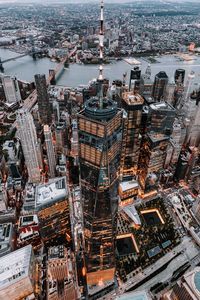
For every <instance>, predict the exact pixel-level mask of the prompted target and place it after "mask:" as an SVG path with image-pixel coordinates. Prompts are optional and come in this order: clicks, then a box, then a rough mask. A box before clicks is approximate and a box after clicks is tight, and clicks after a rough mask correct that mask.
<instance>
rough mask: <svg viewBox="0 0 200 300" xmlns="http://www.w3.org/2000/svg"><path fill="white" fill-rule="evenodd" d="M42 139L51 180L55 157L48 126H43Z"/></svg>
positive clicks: (53, 173) (53, 172)
mask: <svg viewBox="0 0 200 300" xmlns="http://www.w3.org/2000/svg"><path fill="white" fill-rule="evenodd" d="M44 138H45V144H46V150H47V158H48V166H49V175H50V177H51V178H53V177H55V170H56V157H55V151H54V146H53V139H52V134H51V129H50V128H49V126H48V125H44Z"/></svg>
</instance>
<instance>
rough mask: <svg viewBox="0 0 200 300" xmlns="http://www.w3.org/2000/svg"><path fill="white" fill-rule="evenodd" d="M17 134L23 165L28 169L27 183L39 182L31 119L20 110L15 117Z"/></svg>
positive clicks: (34, 135) (38, 166)
mask: <svg viewBox="0 0 200 300" xmlns="http://www.w3.org/2000/svg"><path fill="white" fill-rule="evenodd" d="M17 134H18V136H19V138H20V141H21V145H22V150H23V153H24V157H25V163H26V166H27V169H28V176H29V181H30V182H32V183H36V182H39V181H40V169H41V166H40V164H39V154H38V151H39V148H38V147H37V135H36V129H35V125H34V122H33V117H32V115H31V114H30V113H29V112H26V111H24V110H20V111H19V113H18V115H17Z"/></svg>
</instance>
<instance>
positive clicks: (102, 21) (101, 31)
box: [98, 0, 104, 108]
mask: <svg viewBox="0 0 200 300" xmlns="http://www.w3.org/2000/svg"><path fill="white" fill-rule="evenodd" d="M103 8H104V2H103V0H101V15H100V33H99V47H100V67H99V78H98V81H99V105H100V107H101V108H102V106H103V86H102V85H103V44H104V29H103V26H104V17H103Z"/></svg>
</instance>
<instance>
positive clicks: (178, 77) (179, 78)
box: [174, 69, 185, 84]
mask: <svg viewBox="0 0 200 300" xmlns="http://www.w3.org/2000/svg"><path fill="white" fill-rule="evenodd" d="M184 80H185V70H184V69H176V71H175V74H174V81H175V83H176V84H177V83H178V82H181V83H182V84H184Z"/></svg>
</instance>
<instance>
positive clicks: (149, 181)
mask: <svg viewBox="0 0 200 300" xmlns="http://www.w3.org/2000/svg"><path fill="white" fill-rule="evenodd" d="M174 119H175V109H174V108H173V107H172V106H171V105H169V104H168V103H165V102H160V103H154V104H151V105H150V106H149V113H148V118H147V122H146V135H145V137H144V140H143V143H142V146H141V152H140V158H139V169H138V175H139V182H140V185H141V188H142V190H143V191H145V192H149V191H151V190H153V189H156V188H157V185H158V183H159V178H160V172H162V170H163V168H164V164H165V160H166V151H167V147H168V143H169V139H170V135H171V134H172V129H173V123H174Z"/></svg>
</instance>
